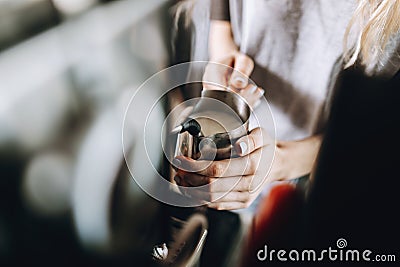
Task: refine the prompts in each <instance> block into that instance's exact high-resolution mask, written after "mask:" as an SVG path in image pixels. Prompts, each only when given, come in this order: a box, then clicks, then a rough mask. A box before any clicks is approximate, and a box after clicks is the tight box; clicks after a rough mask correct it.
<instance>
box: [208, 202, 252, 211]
mask: <svg viewBox="0 0 400 267" xmlns="http://www.w3.org/2000/svg"><path fill="white" fill-rule="evenodd" d="M207 206H208V207H209V208H211V209H216V210H238V209H245V208H247V207H248V203H247V202H246V203H245V202H216V203H210V204H208V205H207Z"/></svg>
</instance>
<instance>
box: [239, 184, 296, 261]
mask: <svg viewBox="0 0 400 267" xmlns="http://www.w3.org/2000/svg"><path fill="white" fill-rule="evenodd" d="M302 204H303V197H302V194H301V192H300V191H299V190H298V189H297V188H296V185H294V184H288V183H283V184H278V185H276V186H274V187H273V188H271V191H270V193H269V194H268V195H267V196H266V197H265V198H264V199H263V200H262V202H261V204H260V206H259V207H258V211H257V213H256V215H255V217H254V219H253V225H252V229H251V230H250V235H249V239H248V246H247V248H248V250H247V252H246V253H245V257H244V260H243V264H242V266H257V264H261V265H262V264H264V265H263V266H265V263H261V262H259V261H258V260H257V256H256V255H257V251H258V250H259V249H262V248H263V247H264V245H268V247H271V248H282V247H284V246H285V245H288V243H289V242H290V239H291V238H292V239H293V230H294V228H295V226H296V224H297V223H298V222H297V221H296V218H298V215H299V212H300V209H301V206H302Z"/></svg>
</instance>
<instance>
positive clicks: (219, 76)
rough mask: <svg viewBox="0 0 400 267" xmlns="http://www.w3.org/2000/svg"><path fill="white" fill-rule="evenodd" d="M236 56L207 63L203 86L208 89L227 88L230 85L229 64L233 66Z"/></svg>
mask: <svg viewBox="0 0 400 267" xmlns="http://www.w3.org/2000/svg"><path fill="white" fill-rule="evenodd" d="M233 62H234V58H233V56H229V57H227V58H224V59H221V60H219V61H218V62H210V63H209V64H207V66H206V68H205V71H204V75H203V87H204V89H208V90H225V89H226V87H227V86H228V79H227V75H228V70H229V68H228V67H227V66H230V67H233Z"/></svg>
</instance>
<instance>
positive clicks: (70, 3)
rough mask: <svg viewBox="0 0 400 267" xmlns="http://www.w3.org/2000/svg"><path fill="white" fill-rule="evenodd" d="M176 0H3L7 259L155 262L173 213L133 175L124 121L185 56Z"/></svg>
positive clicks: (2, 167)
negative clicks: (141, 95) (142, 88)
mask: <svg viewBox="0 0 400 267" xmlns="http://www.w3.org/2000/svg"><path fill="white" fill-rule="evenodd" d="M174 4H175V1H165V0H164V1H163V0H146V1H139V0H129V1H128V0H126V1H111V0H0V175H1V178H0V264H1V263H8V264H20V263H22V264H25V265H37V264H41V266H47V265H50V264H51V265H55V264H56V265H70V264H74V265H87V264H90V265H95V266H99V265H110V264H113V265H119V266H124V265H129V266H148V265H150V264H151V262H149V260H151V250H152V246H153V245H154V244H155V243H157V242H159V241H160V240H162V237H160V236H162V231H163V228H162V226H161V225H159V224H156V225H155V222H156V221H157V218H158V217H159V216H162V215H160V211H159V209H160V207H159V203H157V202H156V201H155V200H153V199H152V198H150V197H148V196H147V195H145V194H144V193H143V192H142V191H141V190H140V188H138V186H137V185H136V184H135V183H134V182H133V180H132V179H131V178H130V176H129V173H128V171H127V169H126V167H125V162H124V161H123V155H122V145H121V125H122V119H123V113H124V111H125V108H126V104H127V101H129V99H130V97H131V96H132V95H133V93H134V90H135V89H136V88H138V86H139V85H140V84H141V83H143V82H144V81H145V80H146V79H147V78H148V77H149V76H151V75H152V74H154V73H156V72H157V71H159V70H161V69H163V68H165V67H166V66H168V65H170V64H172V63H173V61H174V60H173V59H172V57H171V46H170V43H171V41H170V40H171V29H172V25H173V18H172V16H171V7H172V6H173V5H174ZM157 90H161V89H158V88H155V89H154V92H149V94H156V93H157V92H158V91H157ZM163 117H164V115H163V112H160V114H159V119H160V121H161V120H162V119H163ZM137 125H138V124H134V125H133V126H132V136H133V138H132V140H133V141H132V144H131V146H132V147H134V142H135V140H140V137H141V136H140V133H141V131H138V129H136V128H138V127H139V126H137ZM135 127H136V128H135ZM132 149H133V150H134V148H132ZM128 153H131V152H130V151H128ZM132 153H134V151H133V152H132ZM150 153H160V152H159V151H154V152H150ZM160 157H161V154H160ZM136 161H137V162H135V163H133V165H135V166H137V168H140V159H139V160H136ZM161 162H162V159H160V164H161ZM143 171H144V174H146V171H147V170H143ZM148 173H149V175H151V173H152V172H151V171H149V172H148ZM149 179H150V180H151V179H152V177H149ZM159 239H160V240H159Z"/></svg>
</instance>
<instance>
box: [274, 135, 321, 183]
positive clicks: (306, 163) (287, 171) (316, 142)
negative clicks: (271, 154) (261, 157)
mask: <svg viewBox="0 0 400 267" xmlns="http://www.w3.org/2000/svg"><path fill="white" fill-rule="evenodd" d="M321 140H322V136H320V135H316V136H311V137H309V138H306V139H304V140H299V141H277V144H276V157H277V158H278V161H280V163H281V177H282V178H283V179H284V180H288V179H295V178H298V177H301V176H303V175H306V174H309V173H310V172H311V170H312V168H313V165H314V163H315V160H316V157H317V154H318V151H319V148H320V145H321Z"/></svg>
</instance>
